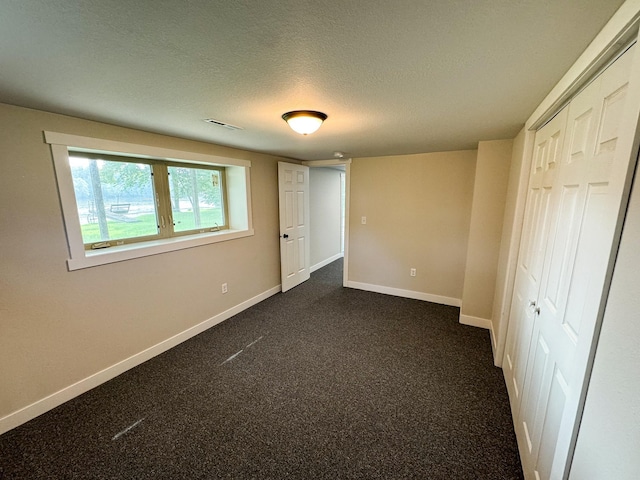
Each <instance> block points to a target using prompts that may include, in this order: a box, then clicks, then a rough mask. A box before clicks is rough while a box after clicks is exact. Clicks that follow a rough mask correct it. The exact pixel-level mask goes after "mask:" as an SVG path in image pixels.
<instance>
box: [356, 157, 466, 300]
mask: <svg viewBox="0 0 640 480" xmlns="http://www.w3.org/2000/svg"><path fill="white" fill-rule="evenodd" d="M475 161H476V151H475V150H467V151H457V152H444V153H428V154H418V155H401V156H391V157H373V158H357V159H354V160H353V163H352V164H351V170H350V174H351V175H350V212H349V215H350V217H349V252H348V254H349V258H348V262H349V265H348V276H349V278H348V281H350V282H359V283H364V284H369V285H376V286H383V287H390V288H396V289H402V290H406V291H411V292H419V293H425V294H429V295H438V296H443V297H449V298H453V299H458V300H459V299H460V298H461V296H462V285H463V279H464V266H465V257H466V252H467V238H468V233H469V219H470V216H471V198H472V194H473V178H474V171H475ZM363 216H366V217H367V223H366V225H363V224H362V223H361V218H362V217H363ZM411 268H416V269H417V276H416V277H410V276H409V270H410V269H411Z"/></svg>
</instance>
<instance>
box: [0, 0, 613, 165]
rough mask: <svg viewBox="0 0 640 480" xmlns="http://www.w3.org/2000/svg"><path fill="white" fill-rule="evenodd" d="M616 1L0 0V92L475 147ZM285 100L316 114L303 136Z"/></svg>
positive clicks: (333, 135)
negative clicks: (318, 121) (318, 118)
mask: <svg viewBox="0 0 640 480" xmlns="http://www.w3.org/2000/svg"><path fill="white" fill-rule="evenodd" d="M621 3H622V1H621V0H562V1H558V0H518V1H513V0H435V1H428V0H422V1H410V0H400V1H395V2H394V1H389V0H368V1H365V0H361V1H348V0H347V1H345V0H315V1H308V0H254V1H248V0H235V1H226V0H225V1H222V0H202V1H196V0H193V1H179V0H172V1H166V0H153V1H150V0H149V1H141V0H138V1H124V0H84V1H70V0H47V1H40V0H0V102H4V103H9V104H14V105H21V106H26V107H32V108H37V109H41V110H46V111H52V112H60V113H65V114H70V115H75V116H78V117H83V118H89V119H95V120H100V121H104V122H108V123H114V124H118V125H124V126H131V127H136V128H140V129H143V130H149V131H153V132H160V133H166V134H170V135H176V136H180V137H186V138H192V139H197V140H204V141H208V142H213V143H217V144H222V145H228V146H234V147H240V148H244V149H248V150H256V151H261V152H269V153H275V154H279V155H283V156H287V157H292V158H299V159H306V160H312V159H324V158H330V157H331V156H332V152H334V151H336V150H339V151H343V152H346V153H347V155H348V156H351V157H363V156H378V155H392V154H406V153H419V152H430V151H442V150H457V149H469V148H476V146H477V142H478V141H479V140H492V139H501V138H512V137H514V136H515V135H516V134H517V132H518V131H519V129H520V128H521V127H522V125H523V124H524V122H525V120H526V119H527V117H528V116H529V115H530V114H531V113H532V112H533V110H534V109H535V107H536V106H537V105H538V104H539V103H540V101H541V100H542V99H543V98H544V96H545V95H546V94H547V93H548V92H549V90H551V88H552V87H553V86H554V84H555V83H556V82H557V81H558V80H559V79H560V77H561V76H562V75H563V74H564V73H565V72H566V70H567V69H568V68H569V67H570V66H571V64H572V63H573V62H574V61H575V59H576V58H577V57H578V56H579V55H580V53H581V52H582V51H583V50H584V49H585V48H586V46H587V45H588V44H589V42H590V41H591V40H592V39H593V37H595V35H596V34H597V33H598V31H599V30H600V29H601V28H602V27H603V26H604V24H605V23H606V22H607V20H608V19H609V18H610V17H611V16H612V15H613V13H614V12H615V11H616V9H617V8H618V7H619V5H620V4H621ZM295 109H313V110H320V111H323V112H325V113H326V114H328V115H329V118H328V119H327V121H326V122H325V124H324V125H323V126H322V127H321V128H320V130H319V131H318V132H317V133H315V134H313V135H311V136H308V137H302V136H299V135H297V134H295V133H293V132H292V131H291V130H290V129H289V128H288V127H287V125H286V124H285V123H284V122H283V121H282V119H281V118H280V116H281V115H282V114H283V113H284V112H286V111H289V110H295ZM205 118H214V119H216V120H220V121H222V122H227V123H230V124H233V125H237V126H240V127H242V128H243V130H237V131H231V130H228V129H225V128H223V127H219V126H214V125H210V124H207V123H204V122H203V121H202V120H203V119H205Z"/></svg>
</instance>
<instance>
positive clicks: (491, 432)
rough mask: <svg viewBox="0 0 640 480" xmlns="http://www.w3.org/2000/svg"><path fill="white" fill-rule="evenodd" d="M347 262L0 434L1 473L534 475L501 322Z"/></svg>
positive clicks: (383, 476) (316, 476)
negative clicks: (509, 383)
mask: <svg viewBox="0 0 640 480" xmlns="http://www.w3.org/2000/svg"><path fill="white" fill-rule="evenodd" d="M341 274H342V261H337V262H334V263H333V264H331V265H329V266H327V267H325V268H323V269H321V270H319V271H317V272H315V273H314V274H313V275H312V277H311V280H310V281H308V282H306V283H304V284H302V285H300V286H298V287H296V288H295V289H293V290H291V291H289V292H287V293H285V294H278V295H275V296H273V297H271V298H269V299H268V300H266V301H264V302H262V303H260V304H259V305H256V306H255V307H253V308H250V309H249V310H246V311H244V312H242V313H241V314H239V315H237V316H235V317H233V318H231V319H229V320H227V321H226V322H224V323H222V324H220V325H218V326H216V327H214V328H211V329H210V330H208V331H206V332H204V333H203V334H201V335H198V336H197V337H195V338H193V339H191V340H189V341H187V342H185V343H183V344H181V345H179V346H178V347H176V348H174V349H172V350H170V351H168V352H166V353H165V354H163V355H160V356H158V357H156V358H154V359H152V360H150V361H148V362H146V363H144V364H143V365H140V366H139V367H137V368H135V369H133V370H130V371H129V372H127V373H125V374H123V375H121V376H119V377H117V378H115V379H113V380H111V381H110V382H107V383H106V384H104V385H102V386H100V387H98V388H95V389H94V390H92V391H90V392H88V393H86V394H84V395H82V396H80V397H78V398H76V399H73V400H71V401H69V402H67V403H66V404H64V405H62V406H60V407H58V408H56V409H54V410H52V411H50V412H48V413H46V414H44V415H42V416H40V417H38V418H36V419H34V420H32V421H30V422H28V423H27V424H25V425H22V426H21V427H18V428H16V429H14V430H12V431H10V432H7V433H6V434H4V435H2V436H0V478H2V479H3V480H4V479H23V478H25V479H26V478H29V479H32V478H43V479H44V478H46V479H66V478H113V479H129V478H130V479H134V478H135V479H144V478H185V479H195V478H203V479H204V478H207V479H208V478H232V479H245V478H247V479H248V478H258V479H263V478H265V479H266V478H268V479H324V478H326V479H350V478H361V479H402V478H424V479H521V478H522V474H521V467H520V461H519V458H518V453H517V447H516V442H515V435H514V432H513V426H512V423H511V416H510V411H509V403H508V399H507V394H506V388H505V386H504V381H503V379H502V374H501V371H500V370H499V369H498V368H496V367H494V366H493V363H492V358H491V347H490V340H489V334H488V332H487V331H485V330H481V329H477V328H474V327H466V326H463V325H460V324H459V323H458V313H459V311H458V309H457V308H453V307H447V306H442V305H436V304H432V303H428V302H421V301H417V300H409V299H403V298H396V297H391V296H388V295H380V294H375V293H370V292H363V291H358V290H351V289H344V288H342V287H341ZM238 352H240V353H238ZM236 354H237V355H236ZM234 355H236V356H234Z"/></svg>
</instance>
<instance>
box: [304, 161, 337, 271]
mask: <svg viewBox="0 0 640 480" xmlns="http://www.w3.org/2000/svg"><path fill="white" fill-rule="evenodd" d="M341 173H342V172H341V171H340V170H336V169H335V168H323V167H314V168H310V169H309V216H310V225H311V229H310V230H311V232H310V237H311V266H312V267H313V266H314V265H318V264H321V263H322V262H324V261H326V260H328V259H330V258H334V257H335V256H336V255H340V254H341V241H340V240H341V238H340V237H341V233H340V232H341V223H340V222H341V217H342V214H341V188H340V174H341Z"/></svg>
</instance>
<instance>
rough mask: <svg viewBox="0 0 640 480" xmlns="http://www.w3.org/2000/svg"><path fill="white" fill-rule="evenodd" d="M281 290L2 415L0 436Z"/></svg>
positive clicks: (254, 299)
mask: <svg viewBox="0 0 640 480" xmlns="http://www.w3.org/2000/svg"><path fill="white" fill-rule="evenodd" d="M280 291H281V286H280V285H277V286H275V287H273V288H270V289H269V290H266V291H264V292H262V293H260V294H258V295H256V296H255V297H253V298H250V299H248V300H246V301H244V302H242V303H240V304H238V305H236V306H235V307H232V308H230V309H228V310H225V311H224V312H222V313H219V314H218V315H215V316H213V317H211V318H209V319H208V320H205V321H203V322H201V323H198V324H197V325H194V326H193V327H190V328H188V329H186V330H184V331H183V332H180V333H178V334H176V335H174V336H172V337H170V338H167V339H166V340H163V341H162V342H160V343H158V344H156V345H153V346H151V347H149V348H147V349H145V350H143V351H141V352H138V353H136V354H135V355H132V356H130V357H129V358H126V359H124V360H122V361H120V362H118V363H116V364H115V365H111V366H110V367H107V368H105V369H104V370H101V371H99V372H97V373H94V374H93V375H90V376H88V377H87V378H83V379H82V380H79V381H77V382H76V383H74V384H72V385H69V386H67V387H64V388H63V389H61V390H58V391H57V392H55V393H52V394H51V395H49V396H47V397H45V398H43V399H40V400H38V401H36V402H34V403H32V404H31V405H27V406H26V407H24V408H21V409H20V410H16V411H15V412H12V413H10V414H9V415H6V416H5V417H2V418H0V435H1V434H3V433H5V432H8V431H9V430H11V429H13V428H15V427H17V426H19V425H22V424H23V423H26V422H28V421H29V420H32V419H34V418H36V417H37V416H39V415H42V414H43V413H45V412H48V411H49V410H51V409H53V408H55V407H57V406H59V405H62V404H63V403H64V402H67V401H69V400H71V399H72V398H75V397H77V396H79V395H82V394H83V393H85V392H87V391H89V390H91V389H92V388H95V387H97V386H98V385H101V384H103V383H105V382H107V381H109V380H111V379H112V378H115V377H117V376H118V375H120V374H122V373H124V372H126V371H127V370H130V369H132V368H134V367H137V366H138V365H140V364H142V363H144V362H146V361H147V360H149V359H151V358H153V357H155V356H157V355H160V354H161V353H164V352H166V351H167V350H169V349H171V348H173V347H175V346H176V345H179V344H180V343H182V342H184V341H186V340H189V339H190V338H192V337H195V336H196V335H198V334H200V333H202V332H204V331H205V330H208V329H209V328H211V327H213V326H215V325H217V324H219V323H222V322H224V321H225V320H228V319H229V318H231V317H233V316H234V315H237V314H238V313H240V312H242V311H243V310H246V309H247V308H249V307H252V306H254V305H256V304H257V303H260V302H261V301H263V300H266V299H267V298H269V297H271V296H272V295H275V294H276V293H279V292H280Z"/></svg>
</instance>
